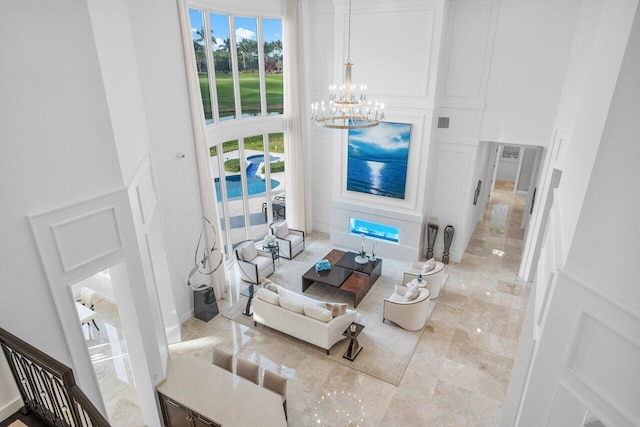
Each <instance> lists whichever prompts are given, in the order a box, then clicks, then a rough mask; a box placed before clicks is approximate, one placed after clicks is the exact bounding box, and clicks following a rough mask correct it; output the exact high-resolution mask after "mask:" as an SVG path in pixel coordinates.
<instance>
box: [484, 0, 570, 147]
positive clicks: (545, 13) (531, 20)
mask: <svg viewBox="0 0 640 427" xmlns="http://www.w3.org/2000/svg"><path fill="white" fill-rule="evenodd" d="M579 4H580V0H565V1H555V0H542V1H530V0H508V1H502V2H501V3H500V14H499V17H498V28H497V30H496V38H495V45H494V50H493V57H492V58H491V75H490V78H489V87H488V90H487V99H486V102H487V108H486V109H485V111H484V114H483V118H482V129H481V132H480V139H482V140H488V141H497V142H503V143H510V144H528V145H541V146H546V145H548V143H549V141H550V138H551V133H552V130H553V124H554V119H555V115H556V109H557V106H558V101H559V99H560V93H561V89H562V85H563V81H564V75H565V69H566V67H567V62H568V58H569V51H570V48H571V43H572V36H573V31H574V28H575V25H576V19H577V16H578V13H577V12H578V6H579Z"/></svg>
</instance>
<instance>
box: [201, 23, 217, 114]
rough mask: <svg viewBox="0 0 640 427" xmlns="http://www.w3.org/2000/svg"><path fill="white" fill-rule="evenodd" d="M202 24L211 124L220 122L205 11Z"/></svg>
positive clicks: (214, 69)
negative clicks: (211, 114)
mask: <svg viewBox="0 0 640 427" xmlns="http://www.w3.org/2000/svg"><path fill="white" fill-rule="evenodd" d="M203 15H204V16H203V20H202V21H203V24H204V33H205V38H204V47H205V56H206V57H207V64H208V67H207V72H208V79H209V103H210V104H211V112H212V113H213V117H212V119H213V123H219V122H220V113H219V111H218V105H217V104H218V103H217V99H218V88H217V87H216V63H215V58H214V55H213V45H212V44H211V22H210V20H209V18H210V13H209V11H207V10H205V11H204V13H203Z"/></svg>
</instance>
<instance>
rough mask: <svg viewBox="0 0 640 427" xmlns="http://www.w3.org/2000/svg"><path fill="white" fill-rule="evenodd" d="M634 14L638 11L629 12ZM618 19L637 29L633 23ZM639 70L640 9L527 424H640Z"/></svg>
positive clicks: (550, 316) (535, 373)
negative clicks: (590, 418) (589, 419)
mask: <svg viewBox="0 0 640 427" xmlns="http://www.w3.org/2000/svg"><path fill="white" fill-rule="evenodd" d="M627 6H629V5H628V4H627ZM631 7H632V8H633V7H635V5H631ZM624 15H625V17H626V18H632V17H633V14H632V13H629V9H627V10H626V13H625V14H624ZM620 18H621V16H620ZM618 22H619V25H623V26H624V27H626V28H627V30H628V26H627V25H624V24H628V21H627V22H624V21H620V20H619V21H618ZM621 44H623V45H624V44H625V43H624V42H622V43H621ZM616 50H617V49H616ZM638 69H640V9H638V10H636V13H635V23H634V25H633V30H632V32H631V35H630V38H629V45H628V47H627V49H626V53H625V56H624V62H623V63H622V67H621V69H620V74H619V76H618V78H617V82H616V88H615V92H614V94H613V98H612V101H611V103H610V104H609V109H608V117H607V118H606V123H605V124H604V128H603V132H602V136H601V138H600V141H599V142H600V143H599V147H598V148H597V154H596V156H595V159H594V163H593V169H592V171H591V173H590V174H589V177H588V185H587V188H586V191H585V197H584V203H583V204H582V209H581V211H580V215H579V218H578V219H577V225H576V228H575V235H574V237H573V241H572V244H571V247H570V249H569V251H568V256H567V258H566V264H565V266H564V269H562V270H561V271H560V272H559V276H558V278H557V283H556V284H555V287H554V290H553V291H552V294H551V296H550V301H549V303H548V309H547V313H546V316H545V319H544V323H543V330H542V334H541V336H540V344H539V348H538V350H537V352H536V354H535V358H534V360H533V364H532V370H531V373H530V382H529V384H528V385H527V387H526V390H525V392H526V394H525V399H524V402H523V408H522V414H521V417H520V423H521V425H540V424H548V425H578V424H579V423H581V422H582V419H584V416H585V414H586V413H587V411H590V412H592V413H594V414H596V416H597V417H598V419H600V420H601V421H602V422H603V424H605V425H620V426H623V425H629V426H631V425H638V424H640V409H639V408H638V405H637V399H636V396H638V394H639V393H640V385H639V384H640V383H639V381H638V380H639V374H640V371H639V370H638V364H637V361H638V358H639V357H640V343H639V342H638V337H639V336H640V290H639V288H638V286H637V268H636V267H635V266H636V265H637V260H638V256H639V255H640V251H639V250H638V247H637V242H638V241H640V224H639V223H638V220H637V211H638V201H637V200H636V199H635V198H634V197H630V193H629V191H628V188H629V187H628V184H629V183H638V182H640V170H639V169H638V167H637V159H638V158H640V146H639V145H638V144H637V135H638V134H639V133H640V122H639V121H638V117H637V111H638V110H639V109H640V74H639V73H638ZM614 80H616V79H614ZM601 83H602V84H605V82H604V81H603V82H601ZM563 178H564V177H563ZM625 183H626V184H627V186H625ZM562 185H563V183H561V186H560V188H562ZM595 260H597V261H595ZM603 265H612V266H614V268H611V269H606V268H602V266H603Z"/></svg>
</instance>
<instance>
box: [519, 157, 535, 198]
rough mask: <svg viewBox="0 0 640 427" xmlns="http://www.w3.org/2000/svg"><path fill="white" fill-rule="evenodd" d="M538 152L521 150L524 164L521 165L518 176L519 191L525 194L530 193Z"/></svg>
mask: <svg viewBox="0 0 640 427" xmlns="http://www.w3.org/2000/svg"><path fill="white" fill-rule="evenodd" d="M536 152H537V151H536V149H535V148H526V147H523V148H521V155H522V164H521V165H520V173H519V174H518V186H517V188H516V190H517V191H520V192H524V193H526V192H528V191H529V184H530V183H531V175H532V174H533V167H534V163H535V161H536Z"/></svg>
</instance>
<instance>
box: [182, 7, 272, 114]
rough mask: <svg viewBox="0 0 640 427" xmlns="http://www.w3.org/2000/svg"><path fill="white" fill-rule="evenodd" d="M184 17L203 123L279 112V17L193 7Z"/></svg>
mask: <svg viewBox="0 0 640 427" xmlns="http://www.w3.org/2000/svg"><path fill="white" fill-rule="evenodd" d="M189 20H190V24H191V33H192V37H193V48H194V58H195V61H196V66H197V70H198V80H199V82H200V93H201V97H202V107H203V111H204V117H203V119H204V121H205V124H206V125H212V124H216V123H221V122H224V121H227V120H236V119H241V118H250V117H256V116H266V115H269V114H282V113H283V104H284V102H283V72H284V70H283V56H284V52H283V49H282V20H281V19H273V18H260V17H246V16H233V15H228V14H220V13H214V12H207V11H204V10H201V9H196V8H190V9H189ZM206 34H209V36H206ZM212 65H213V66H212Z"/></svg>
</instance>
